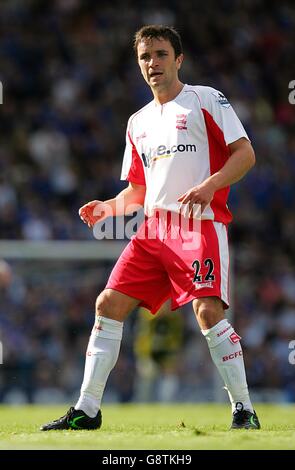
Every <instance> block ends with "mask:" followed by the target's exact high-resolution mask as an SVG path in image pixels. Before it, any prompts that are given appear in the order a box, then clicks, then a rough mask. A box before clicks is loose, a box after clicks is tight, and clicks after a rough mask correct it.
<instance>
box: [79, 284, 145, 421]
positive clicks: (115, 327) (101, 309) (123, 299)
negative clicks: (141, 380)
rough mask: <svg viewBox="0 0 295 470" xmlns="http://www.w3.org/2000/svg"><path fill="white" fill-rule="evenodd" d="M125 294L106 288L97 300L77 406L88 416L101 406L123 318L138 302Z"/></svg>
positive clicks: (117, 354) (93, 415) (118, 349)
mask: <svg viewBox="0 0 295 470" xmlns="http://www.w3.org/2000/svg"><path fill="white" fill-rule="evenodd" d="M139 302H140V301H139V300H138V299H134V298H132V297H130V296H128V295H126V294H122V293H121V292H118V291H115V290H113V289H105V290H104V291H103V292H101V294H100V295H99V296H98V298H97V300H96V312H95V322H94V326H93V329H92V333H91V336H90V339H89V343H88V347H87V353H86V361H85V371H84V379H83V383H82V387H81V393H80V397H79V400H78V402H77V403H76V405H75V409H76V410H83V411H84V412H85V413H86V414H87V415H88V416H90V417H91V418H93V417H95V416H96V415H97V413H98V410H99V409H100V405H101V400H102V395H103V392H104V389H105V385H106V382H107V379H108V376H109V374H110V372H111V370H112V369H113V368H114V366H115V364H116V362H117V359H118V356H119V351H120V346H121V340H122V333H123V322H124V320H125V319H126V317H127V315H128V314H129V312H131V311H132V310H133V309H134V308H135V307H136V306H137V305H138V303H139Z"/></svg>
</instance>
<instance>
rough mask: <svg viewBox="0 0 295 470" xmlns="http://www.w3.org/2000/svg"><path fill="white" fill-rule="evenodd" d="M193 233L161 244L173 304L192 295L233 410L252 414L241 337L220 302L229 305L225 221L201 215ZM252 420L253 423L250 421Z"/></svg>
mask: <svg viewBox="0 0 295 470" xmlns="http://www.w3.org/2000/svg"><path fill="white" fill-rule="evenodd" d="M191 233H192V235H190V231H189V230H187V232H186V233H184V234H183V236H182V238H183V240H185V241H186V243H184V242H182V239H181V237H178V238H175V239H174V240H172V239H171V240H168V241H167V244H166V247H165V250H166V251H165V253H164V256H165V260H166V266H167V271H168V272H169V277H170V281H171V284H172V306H173V308H177V307H179V306H180V305H183V304H184V303H187V302H188V301H193V307H194V310H195V313H196V316H197V319H198V322H199V324H200V327H201V330H202V333H203V334H204V335H205V337H206V339H207V341H208V345H209V349H210V353H211V356H212V359H213V361H214V363H215V365H216V366H217V368H218V370H219V372H220V374H221V376H222V378H223V380H224V382H225V386H226V387H227V390H228V393H229V397H230V400H231V403H232V408H233V411H234V412H236V407H237V406H238V408H239V407H240V408H241V410H242V411H243V416H245V413H247V416H254V415H253V407H252V404H251V401H250V398H249V393H248V387H247V382H246V375H245V368H244V361H243V355H242V349H241V345H240V337H239V336H238V335H237V334H236V333H235V332H234V329H233V328H232V326H231V325H230V323H229V322H228V320H226V319H225V317H224V307H226V306H228V272H229V253H228V241H227V231H226V227H225V226H224V225H223V224H221V223H218V222H214V221H211V220H204V221H202V222H201V225H200V226H199V227H198V231H196V232H191ZM184 235H185V237H184ZM193 235H196V236H193ZM188 242H189V243H188ZM237 404H238V405H237ZM239 416H241V415H239ZM250 426H251V427H255V425H254V424H253V425H252V424H251V425H249V427H250ZM243 427H245V426H243Z"/></svg>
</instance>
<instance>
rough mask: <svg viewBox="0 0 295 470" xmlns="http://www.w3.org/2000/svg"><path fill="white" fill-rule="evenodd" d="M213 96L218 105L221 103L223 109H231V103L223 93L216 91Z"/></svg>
mask: <svg viewBox="0 0 295 470" xmlns="http://www.w3.org/2000/svg"><path fill="white" fill-rule="evenodd" d="M212 95H213V96H214V97H215V99H216V101H217V103H219V104H220V105H221V106H223V108H229V107H230V103H229V102H228V99H227V98H226V97H225V96H224V94H223V93H221V92H220V91H214V93H212Z"/></svg>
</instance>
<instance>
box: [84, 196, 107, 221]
mask: <svg viewBox="0 0 295 470" xmlns="http://www.w3.org/2000/svg"><path fill="white" fill-rule="evenodd" d="M108 209H109V206H108V205H107V204H105V203H104V202H103V201H96V200H95V201H90V202H87V204H84V206H82V207H80V209H79V216H80V218H81V220H83V222H84V223H85V224H87V225H88V227H93V226H94V224H96V222H98V221H100V220H102V219H104V218H105V217H107V216H108Z"/></svg>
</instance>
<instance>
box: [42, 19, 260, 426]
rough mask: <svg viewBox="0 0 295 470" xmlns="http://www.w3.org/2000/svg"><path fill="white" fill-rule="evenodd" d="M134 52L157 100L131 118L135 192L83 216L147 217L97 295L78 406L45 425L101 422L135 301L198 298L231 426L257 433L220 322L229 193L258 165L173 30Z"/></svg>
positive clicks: (236, 359)
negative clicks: (186, 74)
mask: <svg viewBox="0 0 295 470" xmlns="http://www.w3.org/2000/svg"><path fill="white" fill-rule="evenodd" d="M134 48H135V52H136V56H137V61H138V64H139V67H140V70H141V73H142V75H143V77H144V79H145V81H146V82H147V84H148V85H149V86H150V88H151V91H152V93H153V96H154V99H153V101H151V102H150V103H149V104H147V105H146V106H145V107H143V108H142V109H140V110H139V111H138V112H137V113H135V114H133V115H132V116H131V117H130V119H129V122H128V126H127V132H126V149H125V154H124V160H123V168H122V179H125V180H127V181H128V182H129V186H128V187H127V188H126V189H124V190H123V191H122V192H121V193H120V194H118V195H117V197H116V198H114V199H111V200H108V201H105V202H102V201H91V202H89V203H87V204H85V205H84V206H83V207H81V209H80V211H79V214H80V217H81V219H82V220H83V221H84V222H85V223H87V224H88V225H89V226H90V227H92V226H93V225H94V224H95V223H96V222H97V221H101V220H103V218H104V217H105V214H106V212H107V211H106V209H107V208H111V210H112V211H113V213H114V215H122V213H125V214H126V213H128V212H130V210H131V212H133V207H134V204H139V205H142V206H144V211H145V221H144V223H143V225H142V226H141V227H140V228H139V230H138V232H137V234H136V236H135V237H133V238H132V240H131V241H130V242H129V244H128V245H127V247H126V248H125V250H124V251H123V253H122V255H121V256H120V258H119V260H118V261H117V263H116V265H115V267H114V269H113V271H112V273H111V275H110V278H109V280H108V283H107V285H106V288H105V289H104V290H103V292H101V293H100V295H99V296H98V298H97V301H96V315H95V324H94V327H93V330H92V333H91V336H90V340H89V344H88V349H87V354H86V363H85V372H84V379H83V383H82V387H81V394H80V397H79V400H78V402H77V403H76V405H75V406H74V407H72V408H70V410H69V411H68V412H67V413H66V415H65V416H63V417H61V418H60V419H57V420H55V421H53V422H50V423H48V424H45V425H43V426H42V427H41V429H42V430H43V431H48V430H52V429H96V428H99V427H100V426H101V410H100V408H101V400H102V396H103V391H104V388H105V385H106V381H107V379H108V376H109V373H110V371H111V370H112V369H113V367H114V366H115V364H116V361H117V358H118V354H119V348H120V343H121V338H122V331H123V323H124V320H125V318H126V317H127V315H128V314H129V312H130V311H132V310H133V309H134V308H135V307H136V306H138V305H141V306H144V307H147V308H148V309H149V310H150V311H151V312H152V313H156V312H157V310H158V309H159V307H160V306H161V305H162V304H163V302H164V301H166V300H167V299H169V298H170V299H171V302H172V309H173V310H174V309H176V308H178V307H180V306H181V305H184V304H186V303H187V302H192V305H193V309H194V312H195V315H196V318H197V321H198V323H199V326H200V328H201V331H202V334H203V335H204V337H205V338H206V340H207V342H208V346H209V350H210V354H211V357H212V359H213V361H214V363H215V365H216V367H217V369H218V371H219V372H220V375H221V377H222V379H223V381H224V384H225V387H226V389H227V391H228V395H229V399H230V402H231V406H232V413H233V420H232V425H231V428H232V429H237V428H246V429H259V428H260V424H259V421H258V418H257V415H256V413H255V411H254V410H253V406H252V403H251V400H250V397H249V392H248V386H247V381H246V374H245V368H244V361H243V353H242V349H241V344H240V339H241V338H240V337H239V335H238V334H237V333H236V332H235V331H234V329H233V327H232V326H231V324H230V323H229V321H228V320H227V319H226V318H225V315H224V310H225V309H226V308H228V305H229V301H228V281H229V279H228V272H229V253H228V241H227V225H228V224H229V222H230V221H231V219H232V216H231V213H230V211H229V209H228V207H227V197H228V193H229V186H230V185H231V184H233V183H236V182H237V181H239V180H240V179H241V178H242V177H243V176H244V175H245V174H246V173H247V172H248V170H249V169H250V168H251V167H252V166H253V165H254V163H255V155H254V151H253V148H252V146H251V144H250V142H249V139H248V136H247V134H246V132H245V130H244V128H243V126H242V124H241V122H240V121H239V119H238V117H237V115H236V114H235V112H234V110H233V109H232V107H231V105H230V104H229V102H228V101H227V99H226V98H225V96H224V95H223V94H222V93H221V92H220V91H217V90H215V89H214V88H211V87H207V86H191V85H187V84H183V83H182V82H181V81H180V80H179V77H178V72H179V70H180V68H181V65H182V62H183V52H182V45H181V38H180V36H179V34H178V33H177V32H176V31H175V30H174V28H171V27H166V26H159V25H156V26H155V25H151V26H144V27H143V28H141V29H140V30H139V31H138V32H137V33H136V35H135V41H134ZM118 202H120V204H118ZM130 207H131V209H130ZM196 207H199V208H200V211H199V214H197V212H198V211H196V210H195V209H196ZM118 208H121V209H118ZM183 209H186V211H187V212H185V211H184V210H183ZM96 214H99V215H96ZM163 214H164V215H165V217H164V218H163ZM200 214H201V215H200ZM164 219H165V224H164V225H163V220H164ZM188 220H189V223H186V224H185V221H186V222H187V221H188ZM163 227H164V228H163ZM175 234H176V235H175Z"/></svg>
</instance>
